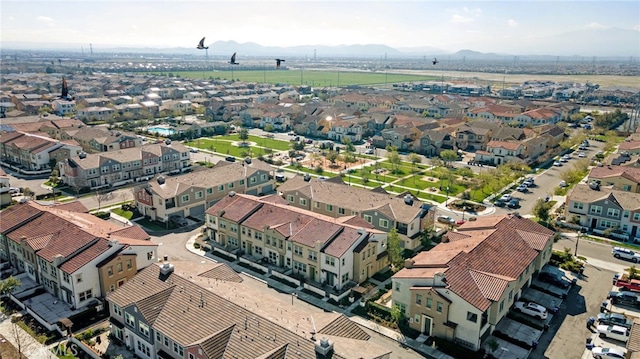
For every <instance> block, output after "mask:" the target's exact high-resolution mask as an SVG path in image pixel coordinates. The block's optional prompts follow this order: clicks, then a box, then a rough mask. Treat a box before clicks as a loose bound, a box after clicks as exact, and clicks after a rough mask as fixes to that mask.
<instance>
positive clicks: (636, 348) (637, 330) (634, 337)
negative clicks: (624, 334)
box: [627, 318, 640, 353]
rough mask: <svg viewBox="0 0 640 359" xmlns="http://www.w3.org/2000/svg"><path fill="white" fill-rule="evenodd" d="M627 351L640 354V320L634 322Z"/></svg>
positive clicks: (636, 319)
mask: <svg viewBox="0 0 640 359" xmlns="http://www.w3.org/2000/svg"><path fill="white" fill-rule="evenodd" d="M627 350H629V351H631V352H635V353H640V318H635V319H634V320H633V325H631V331H630V333H629V341H628V342H627Z"/></svg>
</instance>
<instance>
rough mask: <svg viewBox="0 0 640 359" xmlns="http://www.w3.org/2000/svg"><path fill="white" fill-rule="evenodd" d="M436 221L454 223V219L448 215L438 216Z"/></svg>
mask: <svg viewBox="0 0 640 359" xmlns="http://www.w3.org/2000/svg"><path fill="white" fill-rule="evenodd" d="M437 219H438V222H440V223H446V224H454V223H456V220H455V219H453V218H451V217H449V216H438V218H437Z"/></svg>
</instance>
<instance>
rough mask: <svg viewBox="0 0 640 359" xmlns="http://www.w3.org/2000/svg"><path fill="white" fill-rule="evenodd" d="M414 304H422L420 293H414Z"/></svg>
mask: <svg viewBox="0 0 640 359" xmlns="http://www.w3.org/2000/svg"><path fill="white" fill-rule="evenodd" d="M416 304H418V305H421V304H422V294H416Z"/></svg>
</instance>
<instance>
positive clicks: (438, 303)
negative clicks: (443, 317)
mask: <svg viewBox="0 0 640 359" xmlns="http://www.w3.org/2000/svg"><path fill="white" fill-rule="evenodd" d="M436 305H437V306H436V310H437V311H438V313H442V307H443V304H442V302H437V304H436Z"/></svg>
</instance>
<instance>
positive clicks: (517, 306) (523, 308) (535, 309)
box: [513, 301, 549, 320]
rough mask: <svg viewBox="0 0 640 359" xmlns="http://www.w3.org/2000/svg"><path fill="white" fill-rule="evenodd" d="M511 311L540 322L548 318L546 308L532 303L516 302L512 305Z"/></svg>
mask: <svg viewBox="0 0 640 359" xmlns="http://www.w3.org/2000/svg"><path fill="white" fill-rule="evenodd" d="M513 310H515V311H516V312H518V313H523V314H526V315H530V316H532V317H536V318H539V319H542V320H545V319H547V317H548V316H549V313H548V312H547V308H545V307H543V306H541V305H540V304H537V303H534V302H523V301H517V302H515V303H514V304H513Z"/></svg>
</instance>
